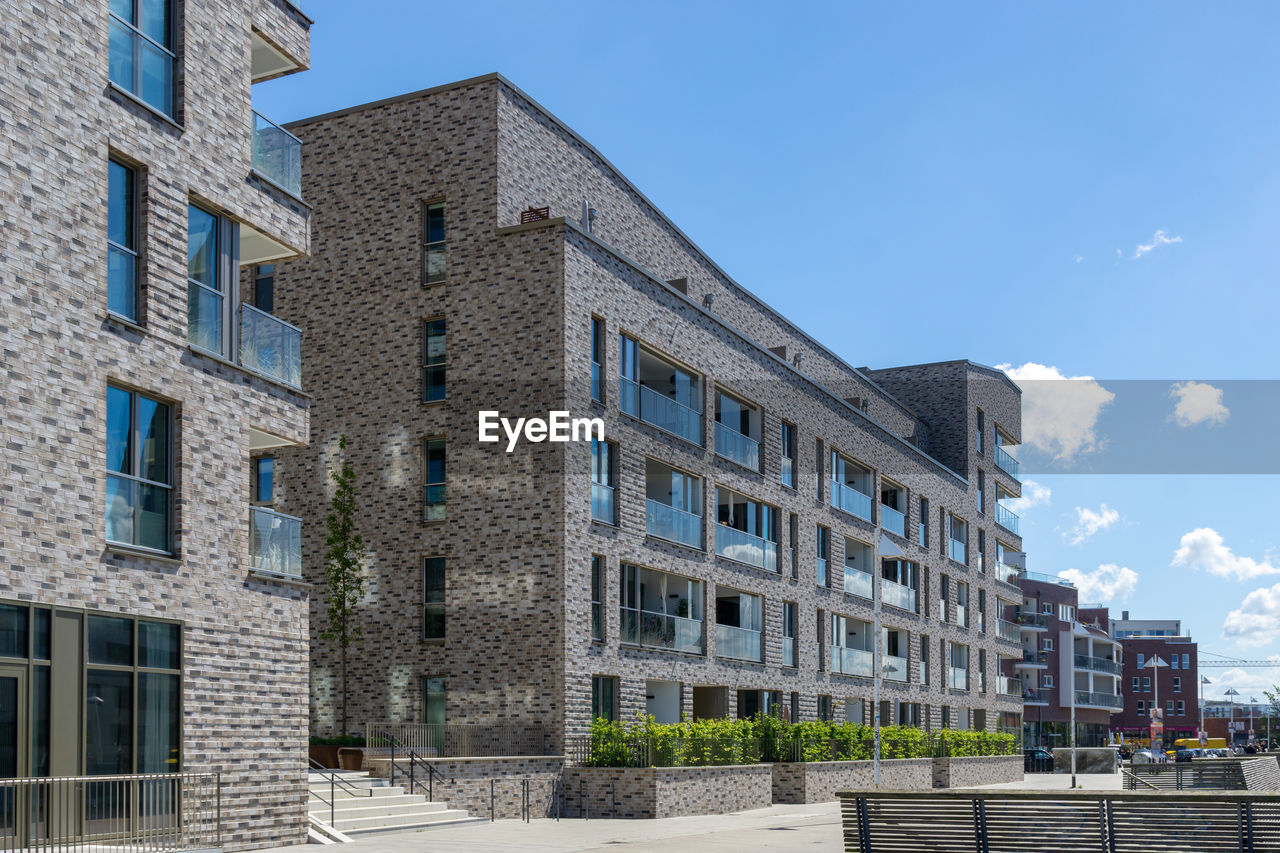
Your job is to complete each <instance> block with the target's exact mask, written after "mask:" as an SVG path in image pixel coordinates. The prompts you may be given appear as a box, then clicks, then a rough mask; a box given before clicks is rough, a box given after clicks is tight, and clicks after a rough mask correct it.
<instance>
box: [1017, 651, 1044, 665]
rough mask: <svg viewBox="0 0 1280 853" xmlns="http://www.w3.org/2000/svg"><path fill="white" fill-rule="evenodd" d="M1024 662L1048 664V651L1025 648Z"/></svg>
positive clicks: (1026, 663)
mask: <svg viewBox="0 0 1280 853" xmlns="http://www.w3.org/2000/svg"><path fill="white" fill-rule="evenodd" d="M1022 663H1023V664H1024V665H1027V666H1048V665H1049V653H1048V652H1029V651H1026V650H1025V649H1024V650H1023V652H1022Z"/></svg>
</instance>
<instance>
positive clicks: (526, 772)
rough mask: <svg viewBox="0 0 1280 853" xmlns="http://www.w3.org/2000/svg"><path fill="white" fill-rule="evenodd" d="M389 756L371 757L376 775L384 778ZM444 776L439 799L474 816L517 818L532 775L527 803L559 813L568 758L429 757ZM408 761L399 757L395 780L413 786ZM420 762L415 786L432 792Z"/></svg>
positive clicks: (539, 813) (535, 811) (435, 792)
mask: <svg viewBox="0 0 1280 853" xmlns="http://www.w3.org/2000/svg"><path fill="white" fill-rule="evenodd" d="M390 763H391V762H390V761H389V760H388V759H374V760H373V761H371V762H370V764H371V768H370V769H371V770H372V772H373V775H375V776H379V777H381V778H384V779H385V778H386V777H387V775H388V765H390ZM424 763H426V764H430V765H431V766H432V767H434V768H435V769H436V772H438V773H439V774H440V776H443V777H444V780H443V781H441V779H440V778H439V777H437V778H436V779H435V781H434V782H433V784H432V788H431V791H430V793H431V796H432V799H433V800H434V801H435V802H443V803H448V804H449V808H452V809H466V810H467V812H468V813H469V814H470V815H471V816H472V817H484V818H487V817H489V816H490V798H491V797H492V816H493V818H494V819H495V820H503V819H513V820H518V819H520V818H521V817H523V815H522V814H521V808H522V803H523V801H524V781H525V780H528V781H529V807H530V809H531V810H532V816H533V817H535V818H537V817H554V816H555V792H556V783H557V780H558V779H559V778H560V774H561V772H562V771H563V769H564V758H563V757H561V756H558V755H549V756H528V757H526V756H515V757H499V758H434V759H426V760H425V762H424ZM408 769H409V765H408V762H405V761H397V762H396V780H395V781H396V784H397V785H402V786H404V788H405V790H406V791H407V790H408V789H409V776H408ZM422 773H423V771H422V768H421V766H419V767H418V768H417V769H415V771H414V790H415V791H416V793H419V794H426V793H427V792H428V788H427V782H426V780H425V779H423V778H422Z"/></svg>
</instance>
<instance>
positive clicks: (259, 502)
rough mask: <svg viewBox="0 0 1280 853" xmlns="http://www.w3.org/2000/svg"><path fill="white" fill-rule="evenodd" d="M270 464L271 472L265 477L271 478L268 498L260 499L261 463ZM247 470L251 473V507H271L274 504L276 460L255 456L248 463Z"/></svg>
mask: <svg viewBox="0 0 1280 853" xmlns="http://www.w3.org/2000/svg"><path fill="white" fill-rule="evenodd" d="M263 462H269V463H271V465H270V468H271V471H270V473H269V474H268V475H267V476H269V477H270V478H271V494H270V497H267V498H263V497H262V463H263ZM249 470H250V472H251V475H250V476H251V480H250V483H251V486H252V488H251V489H250V491H251V495H250V501H249V503H251V504H252V505H253V506H272V505H273V504H274V503H275V502H276V458H275V457H274V456H255V457H254V458H253V459H251V460H250V462H249Z"/></svg>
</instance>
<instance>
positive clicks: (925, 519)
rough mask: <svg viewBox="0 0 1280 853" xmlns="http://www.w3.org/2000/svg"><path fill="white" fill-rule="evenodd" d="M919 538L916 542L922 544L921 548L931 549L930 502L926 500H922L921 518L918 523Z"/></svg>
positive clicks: (917, 537)
mask: <svg viewBox="0 0 1280 853" xmlns="http://www.w3.org/2000/svg"><path fill="white" fill-rule="evenodd" d="M916 526H917V530H916V533H917V536H916V541H917V542H919V543H920V547H921V548H928V547H929V501H928V500H927V499H925V498H921V499H920V518H919V520H918V521H916Z"/></svg>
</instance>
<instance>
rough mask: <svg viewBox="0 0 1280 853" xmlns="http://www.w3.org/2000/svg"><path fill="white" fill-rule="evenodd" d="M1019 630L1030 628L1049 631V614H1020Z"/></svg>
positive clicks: (1018, 620)
mask: <svg viewBox="0 0 1280 853" xmlns="http://www.w3.org/2000/svg"><path fill="white" fill-rule="evenodd" d="M1017 622H1018V627H1019V628H1029V629H1033V630H1034V629H1036V628H1039V629H1041V630H1047V629H1048V627H1049V614H1047V613H1019V614H1018V616H1017Z"/></svg>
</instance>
